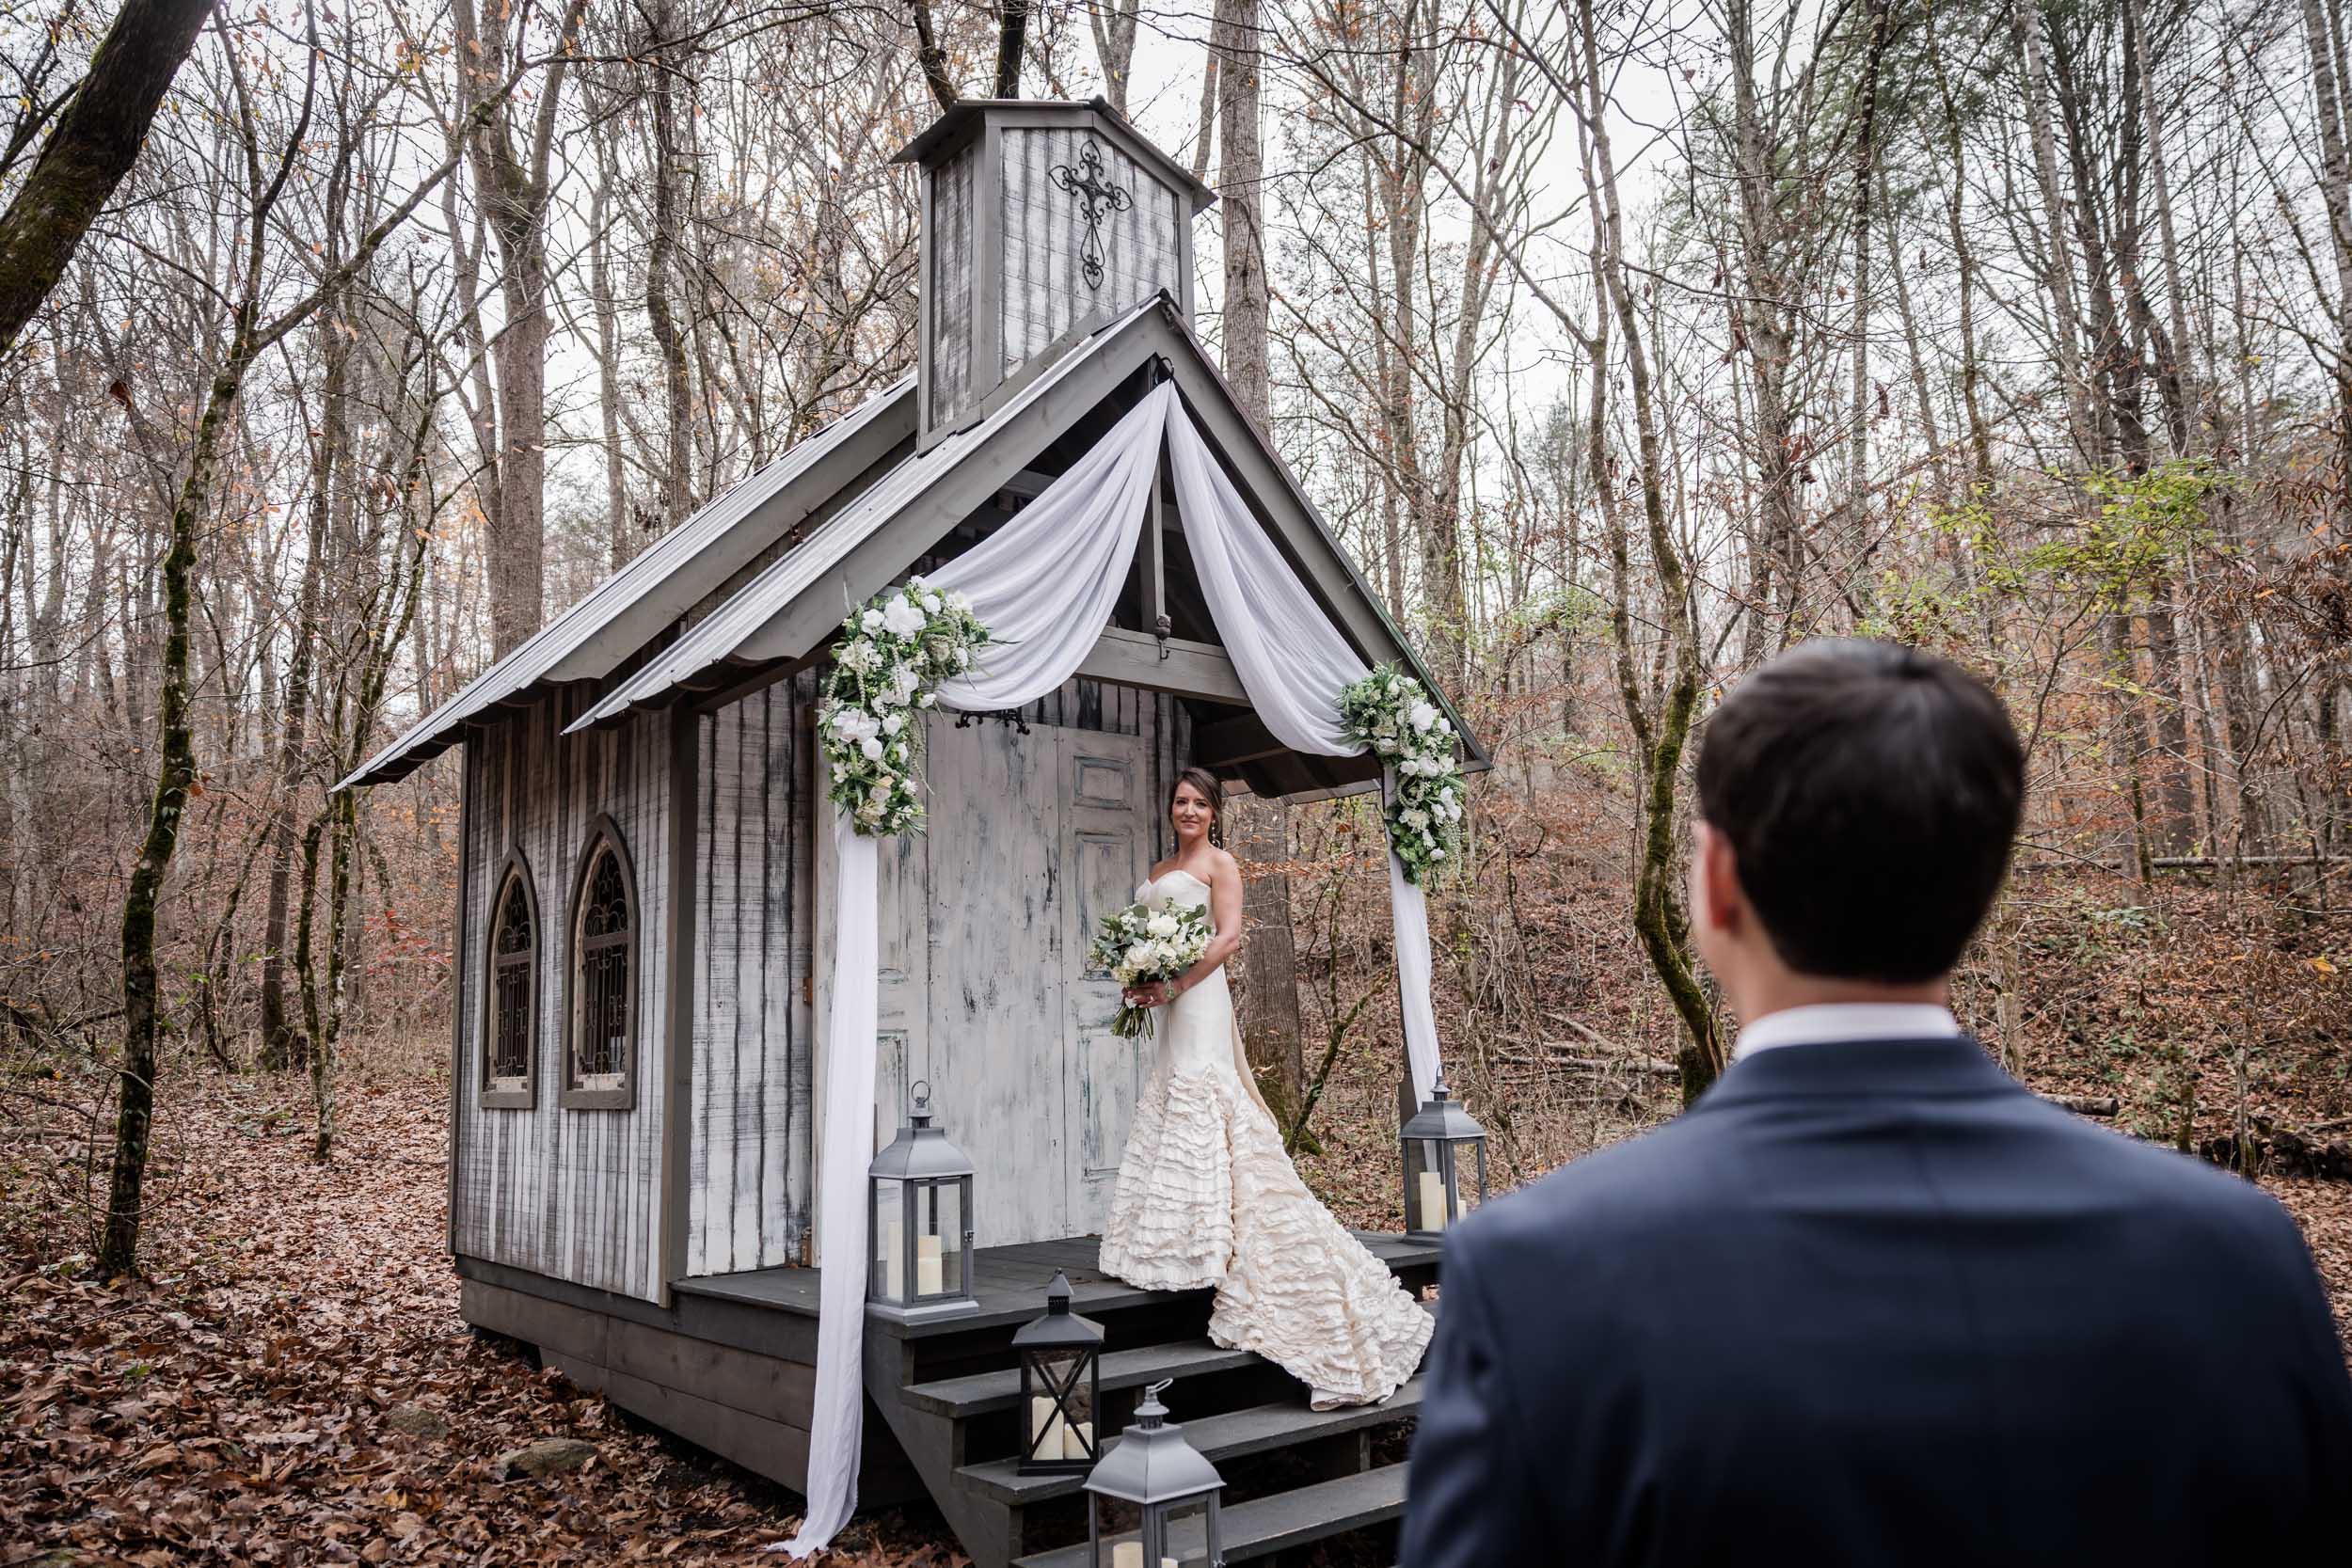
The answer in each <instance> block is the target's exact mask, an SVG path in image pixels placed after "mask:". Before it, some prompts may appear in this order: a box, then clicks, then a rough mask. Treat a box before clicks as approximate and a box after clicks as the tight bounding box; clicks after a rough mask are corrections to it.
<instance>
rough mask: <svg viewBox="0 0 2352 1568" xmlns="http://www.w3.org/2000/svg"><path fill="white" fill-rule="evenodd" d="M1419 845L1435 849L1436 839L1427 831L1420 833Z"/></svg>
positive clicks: (1436, 845)
mask: <svg viewBox="0 0 2352 1568" xmlns="http://www.w3.org/2000/svg"><path fill="white" fill-rule="evenodd" d="M1421 847H1422V848H1424V849H1435V848H1436V847H1438V841H1437V840H1436V839H1434V838H1432V837H1430V836H1429V835H1428V834H1427V833H1423V834H1422V835H1421Z"/></svg>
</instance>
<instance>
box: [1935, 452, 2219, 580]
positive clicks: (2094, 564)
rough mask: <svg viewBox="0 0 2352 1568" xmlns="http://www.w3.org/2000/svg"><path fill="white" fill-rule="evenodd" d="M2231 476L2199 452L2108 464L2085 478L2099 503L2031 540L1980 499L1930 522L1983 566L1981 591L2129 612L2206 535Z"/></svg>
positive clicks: (2207, 539)
mask: <svg viewBox="0 0 2352 1568" xmlns="http://www.w3.org/2000/svg"><path fill="white" fill-rule="evenodd" d="M2080 483H2081V485H2082V489H2083V493H2084V494H2085V495H2086V496H2088V497H2090V499H2092V500H2094V501H2096V502H2097V503H2098V506H2097V509H2096V511H2095V512H2094V513H2093V514H2092V515H2091V516H2090V518H2089V519H2087V520H2086V521H2085V522H2083V523H2082V525H2081V526H2080V527H2079V528H2074V529H2070V530H2068V531H2065V532H2063V533H2062V534H2060V535H2059V536H2058V537H2055V538H2045V539H2042V540H2041V541H2039V542H2038V543H2033V544H2027V545H2023V546H2020V545H2017V544H2014V543H2012V542H2010V540H2009V539H2008V538H2007V537H2006V534H2005V531H2004V530H2003V529H2002V528H2001V527H2000V524H1999V520H1998V519H1996V518H1995V517H1994V515H1993V513H1992V511H1991V509H1990V508H1988V507H1987V506H1986V505H1985V504H1984V500H1983V498H1982V497H1981V496H1976V495H1972V496H1971V497H1970V498H1969V499H1967V500H1964V501H1963V502H1961V503H1960V504H1959V505H1957V506H1952V507H1940V508H1933V509H1931V517H1932V518H1933V520H1934V522H1935V525H1936V526H1937V527H1939V528H1941V529H1943V530H1944V531H1947V532H1949V533H1952V534H1954V535H1955V536H1957V537H1958V538H1959V539H1961V540H1962V541H1963V543H1964V544H1966V545H1967V546H1968V547H1969V548H1970V550H1971V551H1973V552H1974V553H1975V555H1976V557H1977V559H1978V560H1979V561H1980V562H1982V563H1983V570H1982V579H1983V580H1982V587H1981V589H1980V590H1979V591H1980V592H1984V593H1991V594H2004V595H2007V596H2010V597H2022V596H2024V595H2025V594H2028V593H2030V592H2033V591H2036V590H2054V591H2056V592H2058V593H2059V594H2063V595H2066V596H2068V597H2071V598H2076V599H2081V600H2084V601H2086V602H2089V603H2091V604H2096V605H2099V606H2101V607H2103V608H2106V609H2108V610H2137V609H2138V608H2139V607H2140V605H2141V604H2142V603H2143V602H2144V600H2145V597H2146V594H2147V591H2148V589H2149V588H2150V586H2151V585H2153V584H2154V583H2155V582H2158V581H2160V580H2161V579H2163V578H2167V577H2169V576H2170V575H2172V574H2173V573H2174V572H2175V571H2177V570H2178V569H2179V567H2180V564H2181V562H2183V561H2184V560H2185V559H2186V558H2187V556H2188V554H2189V553H2190V552H2191V551H2192V550H2194V549H2196V548H2198V547H2200V546H2204V545H2206V544H2208V543H2209V542H2210V541H2211V538H2212V532H2211V529H2210V528H2209V526H2208V524H2207V520H2206V509H2207V507H2208V505H2209V504H2210V502H2211V499H2212V497H2213V496H2214V494H2215V493H2216V492H2217V491H2218V490H2220V489H2221V488H2223V487H2224V486H2225V485H2228V484H2231V483H2234V476H2233V475H2232V474H2230V473H2229V472H2227V471H2226V470H2221V469H2217V468H2215V467H2213V465H2212V464H2210V463H2208V462H2206V461H2204V460H2203V459H2201V458H2181V459H2176V460H2174V461H2171V462H2167V463H2161V464H2158V465H2157V466H2156V467H2153V468H2150V469H2149V470H2148V471H2147V472H2145V473H2140V474H2123V473H2117V472H2114V471H2111V470H2106V471H2101V472H2097V473H2090V474H2086V475H2084V476H2082V479H2081V480H2080Z"/></svg>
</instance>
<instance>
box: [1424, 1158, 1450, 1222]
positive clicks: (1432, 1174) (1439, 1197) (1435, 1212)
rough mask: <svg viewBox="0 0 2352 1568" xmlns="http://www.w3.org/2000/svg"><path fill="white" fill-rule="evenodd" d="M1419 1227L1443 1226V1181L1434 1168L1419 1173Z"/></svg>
mask: <svg viewBox="0 0 2352 1568" xmlns="http://www.w3.org/2000/svg"><path fill="white" fill-rule="evenodd" d="M1421 1228H1422V1229H1423V1230H1443V1229H1444V1228H1445V1181H1444V1180H1443V1179H1442V1178H1440V1177H1439V1176H1438V1173H1437V1172H1436V1171H1434V1170H1425V1171H1422V1173H1421Z"/></svg>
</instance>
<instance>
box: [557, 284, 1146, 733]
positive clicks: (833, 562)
mask: <svg viewBox="0 0 2352 1568" xmlns="http://www.w3.org/2000/svg"><path fill="white" fill-rule="evenodd" d="M1167 308H1168V300H1167V296H1166V295H1165V294H1156V293H1155V294H1153V295H1152V297H1151V298H1150V299H1147V300H1145V301H1144V302H1143V303H1142V304H1141V305H1138V306H1136V308H1135V309H1132V310H1130V311H1128V312H1127V313H1126V314H1125V315H1123V316H1120V317H1119V318H1117V319H1116V320H1114V321H1112V322H1111V323H1109V324H1108V325H1105V326H1104V327H1102V328H1100V329H1099V330H1097V331H1096V332H1095V333H1094V334H1093V336H1092V337H1091V338H1090V339H1089V341H1086V342H1085V343H1082V344H1080V345H1079V346H1078V347H1076V348H1074V349H1073V350H1072V351H1071V352H1070V353H1068V354H1065V355H1064V356H1062V357H1061V358H1060V359H1059V360H1057V361H1056V362H1055V363H1054V365H1053V366H1052V367H1051V368H1050V369H1048V370H1047V371H1046V372H1044V373H1043V374H1041V375H1040V376H1039V377H1038V378H1037V379H1036V380H1034V381H1032V382H1030V383H1029V384H1028V385H1027V386H1026V387H1024V388H1021V390H1020V391H1019V392H1018V393H1016V394H1015V395H1014V396H1013V397H1011V398H1010V399H1009V400H1008V401H1007V402H1006V403H1005V404H1003V405H1002V406H1001V407H999V408H998V409H996V411H995V412H994V413H993V414H990V415H989V416H988V417H987V418H986V419H983V420H979V421H978V422H977V423H976V424H972V425H968V426H966V427H965V428H963V429H961V430H959V431H956V432H954V433H953V434H951V435H948V436H944V437H942V438H941V440H940V441H939V442H938V444H936V445H935V446H933V447H932V448H931V449H930V451H919V452H913V453H910V454H909V455H908V456H907V457H905V458H904V459H902V460H901V461H900V462H899V463H898V467H894V468H892V469H891V470H890V471H889V472H888V473H886V474H883V475H882V477H881V478H879V479H877V480H876V481H875V482H874V483H872V484H871V485H870V486H868V487H867V488H866V490H865V491H864V492H863V493H862V494H860V495H859V496H858V497H857V499H854V500H852V501H850V504H849V505H847V506H845V507H843V508H842V509H841V510H840V511H838V512H836V513H834V515H832V516H831V517H829V518H827V519H826V520H825V521H824V522H823V523H822V524H821V525H819V526H818V528H817V529H816V530H815V531H813V532H811V533H810V534H809V536H808V537H807V538H806V539H805V540H803V541H802V543H801V545H800V546H799V547H798V548H796V549H795V550H793V551H792V553H791V554H789V555H787V556H785V557H784V558H783V559H782V560H780V561H777V562H774V563H773V564H772V565H771V566H769V567H768V569H767V570H765V571H763V572H761V573H760V574H759V575H758V576H757V577H755V578H753V579H752V580H751V581H750V582H748V583H746V584H744V586H743V587H742V589H741V590H740V591H739V592H738V593H737V594H735V596H734V597H732V598H730V599H728V600H727V602H726V603H724V604H723V605H721V606H720V607H719V608H718V609H716V610H712V611H711V612H710V613H709V614H708V615H707V616H706V617H704V618H703V619H702V620H701V621H699V622H697V623H696V624H695V625H694V626H692V627H691V629H689V630H688V631H687V633H686V635H684V636H683V637H680V638H679V639H678V640H677V641H675V642H673V643H671V644H670V645H669V646H668V647H667V648H664V649H662V650H661V651H660V652H659V653H657V654H655V655H654V656H653V657H651V658H649V659H647V660H646V661H645V664H644V668H643V669H641V670H639V671H638V672H637V673H634V674H632V675H630V676H629V677H628V679H627V680H625V681H623V682H622V683H621V684H620V685H619V686H618V687H617V688H615V689H613V690H612V692H611V693H610V694H608V695H607V696H606V697H605V699H604V700H603V701H602V702H600V703H598V704H596V706H594V707H592V708H590V709H589V710H588V711H587V712H586V713H584V714H582V715H580V718H579V719H577V720H575V721H573V722H572V724H571V725H570V727H569V728H568V729H566V730H565V732H564V733H565V734H567V735H568V734H571V733H573V732H575V731H579V730H584V729H590V728H593V727H595V726H596V725H599V724H605V723H611V722H612V721H615V720H618V719H620V718H621V717H622V716H624V715H625V714H627V713H628V710H629V709H631V708H634V707H647V706H656V705H660V704H662V703H665V702H667V701H668V700H670V698H671V697H672V696H673V695H675V692H676V691H677V689H680V688H682V687H686V686H689V685H691V684H693V683H694V682H695V681H696V680H698V679H699V678H701V677H703V676H704V675H705V673H706V672H707V671H709V670H711V669H712V668H714V667H717V666H725V665H745V666H748V665H754V664H762V663H768V662H771V661H773V660H776V659H790V658H799V657H803V655H805V654H807V653H809V652H810V651H811V650H813V649H814V648H815V647H816V646H817V645H818V643H820V642H822V641H824V639H825V638H826V637H827V636H828V635H830V634H831V633H832V631H833V629H834V626H837V625H839V623H840V621H841V618H842V617H843V616H844V615H847V614H848V613H849V612H850V607H851V606H852V605H853V604H856V603H859V602H862V601H863V600H865V599H866V597H868V596H869V595H870V594H874V593H876V592H878V591H879V590H880V589H881V588H882V586H883V585H884V584H885V583H887V582H889V581H890V580H891V579H892V578H896V577H897V576H898V573H899V572H901V571H903V570H905V568H906V563H907V562H906V561H905V560H899V561H894V562H890V563H889V564H888V566H887V567H886V569H884V570H883V571H882V574H881V577H880V579H879V580H877V581H875V582H873V583H872V584H870V585H865V586H864V591H863V592H860V587H861V585H860V584H859V583H857V582H855V581H853V580H851V576H850V573H849V572H847V571H845V570H843V566H844V562H846V561H847V560H848V559H849V557H850V552H851V551H853V550H854V549H856V548H857V546H860V545H862V544H864V543H865V542H866V540H867V539H868V538H869V537H870V536H872V535H873V534H875V533H876V532H877V531H880V530H882V529H883V528H884V527H886V526H887V525H889V524H890V523H891V522H893V521H894V520H896V519H898V517H900V516H901V515H906V514H908V513H910V512H913V511H914V510H915V509H916V508H919V507H921V506H923V505H924V503H925V501H926V500H927V499H929V494H928V493H929V492H930V490H931V488H932V487H933V486H934V485H937V484H940V483H944V482H945V481H946V480H947V479H948V478H949V477H950V476H951V475H953V474H955V472H956V470H957V468H958V467H959V466H960V465H961V463H962V461H963V459H964V458H965V456H966V455H967V454H969V453H971V452H973V451H975V450H976V449H977V448H980V447H982V446H985V445H987V444H988V443H989V442H990V441H991V439H992V438H993V437H994V436H997V435H999V434H1000V433H1002V432H1004V431H1006V430H1007V429H1008V428H1009V427H1011V426H1014V425H1016V424H1018V423H1019V422H1021V420H1023V418H1024V416H1025V415H1026V414H1027V413H1028V412H1029V410H1031V409H1032V408H1036V407H1038V406H1040V405H1041V404H1045V403H1047V402H1048V401H1049V400H1051V399H1052V398H1053V394H1054V393H1055V391H1056V390H1057V388H1060V387H1061V386H1062V385H1063V383H1064V382H1066V381H1069V380H1071V379H1072V378H1073V376H1076V375H1078V374H1079V372H1084V371H1086V370H1088V369H1089V368H1093V367H1095V364H1096V361H1097V359H1098V358H1099V357H1100V356H1102V354H1103V352H1104V349H1105V348H1106V347H1108V346H1109V345H1110V344H1112V343H1114V342H1117V341H1120V340H1121V339H1123V338H1124V337H1126V336H1127V334H1128V331H1129V329H1130V328H1131V327H1133V326H1135V325H1136V324H1137V323H1139V322H1141V321H1143V320H1144V319H1146V318H1147V317H1151V316H1154V315H1158V314H1160V313H1161V312H1162V311H1163V310H1164V309H1167ZM1092 401H1093V400H1092V399H1091V398H1089V407H1090V406H1091V404H1092ZM1080 412H1083V410H1080ZM1034 455H1035V452H1034V451H1024V452H1023V453H1022V454H1021V455H1020V456H1019V457H1018V458H1017V459H1013V460H1011V463H1010V468H1009V470H1008V472H1010V471H1015V470H1018V469H1019V468H1020V467H1022V466H1023V464H1025V462H1026V461H1027V460H1028V459H1029V458H1030V457H1032V456H1034ZM999 483H1001V481H999ZM987 488H988V489H989V490H990V491H991V492H993V490H994V488H995V485H994V484H993V483H991V484H989V485H988V486H987ZM963 515H964V512H963V509H962V508H961V507H960V506H940V507H936V508H934V509H933V511H932V513H931V520H932V521H933V522H935V523H936V524H937V529H936V531H935V532H933V533H932V535H931V537H932V538H933V539H936V538H938V537H940V536H942V535H945V534H946V532H947V531H949V530H950V529H952V528H954V527H955V525H956V524H957V523H959V522H961V521H962V520H963ZM920 553H921V552H920V550H919V549H918V550H914V551H911V552H909V555H908V559H913V557H914V555H917V554H920ZM819 590H826V591H827V592H828V594H829V597H828V601H827V603H826V605H825V607H824V611H825V612H824V613H822V614H819V615H815V616H806V615H803V616H801V617H799V618H798V620H799V622H800V624H799V625H798V626H792V627H789V628H787V627H784V626H778V625H777V624H776V623H778V621H779V620H780V618H782V617H783V616H784V615H785V614H786V612H787V611H789V610H793V609H794V608H795V607H796V606H797V605H799V604H800V603H801V601H802V600H803V597H804V596H805V595H807V594H812V593H815V592H818V591H819Z"/></svg>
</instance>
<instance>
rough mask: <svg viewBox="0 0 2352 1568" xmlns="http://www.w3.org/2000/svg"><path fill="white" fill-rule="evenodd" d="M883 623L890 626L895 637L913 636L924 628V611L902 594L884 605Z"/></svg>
mask: <svg viewBox="0 0 2352 1568" xmlns="http://www.w3.org/2000/svg"><path fill="white" fill-rule="evenodd" d="M882 625H883V626H887V627H889V628H890V634H891V635H892V636H893V637H913V636H914V634H915V633H916V632H919V631H921V630H922V629H923V612H922V611H921V610H917V609H915V608H914V606H913V605H912V604H910V603H908V602H907V596H906V595H905V594H898V595H896V596H895V597H893V598H892V599H891V601H890V602H889V603H888V604H886V605H884V606H883V607H882Z"/></svg>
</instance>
